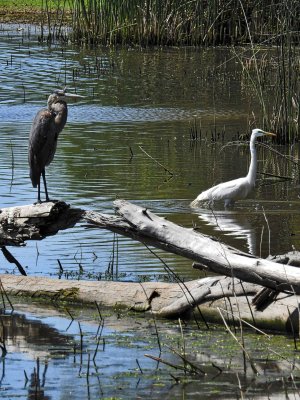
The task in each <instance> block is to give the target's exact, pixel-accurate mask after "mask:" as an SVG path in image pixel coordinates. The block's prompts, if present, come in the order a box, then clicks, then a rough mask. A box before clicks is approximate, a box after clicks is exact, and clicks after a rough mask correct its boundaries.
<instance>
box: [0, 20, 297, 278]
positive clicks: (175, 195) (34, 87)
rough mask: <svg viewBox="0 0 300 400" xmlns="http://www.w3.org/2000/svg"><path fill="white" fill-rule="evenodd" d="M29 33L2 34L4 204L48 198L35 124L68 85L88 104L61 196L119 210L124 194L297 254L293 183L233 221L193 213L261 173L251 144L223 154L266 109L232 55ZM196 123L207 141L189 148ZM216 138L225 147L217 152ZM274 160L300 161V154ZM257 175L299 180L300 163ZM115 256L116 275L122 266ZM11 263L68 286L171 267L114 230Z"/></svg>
mask: <svg viewBox="0 0 300 400" xmlns="http://www.w3.org/2000/svg"><path fill="white" fill-rule="evenodd" d="M28 29H29V30H28ZM28 29H27V28H26V29H25V30H16V29H14V27H2V30H1V40H0V50H1V51H0V68H1V78H0V93H1V98H0V129H1V139H0V140H1V146H0V156H1V159H0V162H1V168H0V207H7V206H15V205H19V204H28V203H32V202H33V201H35V200H36V196H37V194H36V190H34V189H33V188H32V187H31V182H30V180H29V177H28V166H27V142H28V134H29V130H30V126H31V122H32V119H33V117H34V115H35V114H36V112H37V111H38V110H39V109H40V108H43V107H45V105H46V101H47V97H48V95H49V93H51V91H52V90H53V89H55V88H62V87H64V86H65V85H67V86H68V87H69V88H70V91H71V90H73V91H75V90H76V91H77V93H79V94H81V95H83V96H85V98H84V99H83V100H82V101H78V102H77V103H73V104H70V106H69V118H68V123H67V125H66V127H65V129H64V130H63V132H62V133H61V135H60V137H59V144H58V149H57V153H56V156H55V160H54V161H53V163H52V164H51V166H50V167H49V168H48V169H47V180H48V187H49V192H50V197H52V198H55V199H61V200H64V201H66V202H68V203H70V204H71V205H73V206H80V207H83V208H88V209H92V210H96V211H100V212H104V213H113V204H112V203H113V200H114V199H115V198H125V199H127V200H130V201H133V202H135V203H137V204H141V205H143V206H145V207H148V208H149V209H151V210H152V211H154V212H156V213H158V214H160V215H164V216H167V217H168V218H170V219H172V220H174V221H175V222H177V223H179V224H182V225H184V226H192V224H197V225H198V226H199V227H200V229H201V230H202V231H203V232H205V233H208V234H212V235H217V236H218V237H220V239H221V240H223V241H225V242H226V243H228V244H231V245H234V246H236V247H238V248H240V249H242V250H245V251H250V252H252V253H253V254H258V255H259V254H261V255H262V256H267V255H268V254H269V252H271V253H272V254H279V253H282V252H286V251H289V250H291V249H292V248H294V247H295V248H297V247H299V246H298V245H299V228H298V227H299V226H300V225H299V211H298V210H299V204H300V201H299V199H298V193H299V187H297V180H295V179H294V180H292V181H285V182H282V181H281V182H278V180H274V179H273V180H270V179H269V180H267V179H264V181H263V184H262V185H260V186H259V187H258V189H257V190H256V193H255V197H253V198H251V199H249V200H247V201H243V202H240V203H239V204H238V205H237V207H236V208H235V209H234V210H233V211H228V212H227V211H226V212H225V211H224V210H223V205H220V209H217V210H216V212H215V213H212V212H211V211H209V210H199V212H195V210H191V208H190V207H189V203H190V201H191V200H192V199H194V198H195V197H196V196H197V194H198V193H200V192H201V191H202V190H204V189H205V188H207V187H210V186H211V185H213V184H214V183H216V182H220V181H224V180H229V179H232V178H234V177H237V176H242V175H243V174H245V173H246V171H247V168H248V165H249V152H248V147H247V146H225V147H224V144H225V143H226V142H228V141H232V140H235V139H238V138H239V135H244V136H243V137H244V139H246V137H245V135H246V134H247V133H249V131H250V128H249V122H250V121H251V118H252V117H251V116H252V115H253V113H256V114H257V113H258V111H257V110H256V102H255V99H253V98H252V97H251V96H250V94H249V93H250V92H251V88H250V87H248V88H247V87H245V83H244V82H243V81H242V75H241V68H240V65H239V64H238V63H237V62H236V61H235V59H234V57H233V55H232V53H231V52H230V50H228V49H224V48H216V49H205V50H195V49H177V48H176V49H175V48H174V49H160V50H133V49H122V50H108V49H95V50H87V49H79V48H76V47H72V46H64V47H62V46H61V45H53V46H51V47H49V46H47V45H40V44H39V43H38V40H37V38H38V31H36V30H35V29H34V28H33V27H31V29H30V28H28ZM240 51H241V52H242V51H243V50H242V49H240ZM257 118H258V117H257ZM195 126H196V127H197V130H198V135H199V136H200V134H201V140H196V141H195V140H194V141H191V140H190V137H191V130H192V129H193V127H195ZM200 131H201V132H200ZM215 133H220V137H221V139H222V138H224V140H221V139H220V138H219V140H217V141H216V142H215V141H213V142H212V140H211V138H212V135H215ZM141 147H142V149H144V150H145V151H146V152H147V153H148V154H149V155H150V156H152V157H153V158H155V160H157V162H159V163H161V164H163V165H165V166H166V167H167V168H168V169H169V170H170V171H172V172H173V174H174V175H173V176H171V175H170V174H168V173H167V172H166V171H165V170H164V169H163V168H162V167H160V166H159V165H158V164H157V163H156V162H155V161H154V160H153V159H151V158H150V157H148V156H147V155H146V154H145V153H144V152H143V151H142V149H141ZM272 147H273V148H274V147H275V146H274V145H272ZM276 150H278V151H281V152H283V153H285V154H288V155H295V156H297V155H298V151H299V148H298V147H297V146H296V145H295V146H294V147H293V148H286V149H279V148H278V147H277V148H276ZM259 171H260V172H265V173H269V174H275V175H281V176H289V177H292V178H297V176H298V174H297V171H295V170H294V169H293V164H289V163H288V162H286V161H284V160H283V159H282V158H281V157H279V156H275V155H274V154H273V153H271V152H270V151H267V150H266V149H264V151H260V153H259ZM259 177H265V175H260V176H259ZM263 210H264V212H263ZM116 246H117V251H118V265H117V266H116V265H114V266H113V268H112V265H111V259H112V253H113V251H114V247H116ZM13 253H14V255H15V257H16V258H17V259H19V261H20V262H21V263H22V264H23V266H24V267H27V273H28V274H35V275H36V274H42V275H56V274H57V273H58V267H59V266H58V261H57V260H60V262H61V265H62V266H63V269H64V276H65V277H67V278H71V277H78V274H80V275H81V277H82V278H85V279H88V278H89V277H91V278H93V279H95V278H96V279H101V278H103V277H106V278H108V277H109V276H111V275H112V274H113V275H114V278H118V279H125V280H140V279H142V280H144V279H165V278H166V277H167V273H166V272H165V270H164V266H163V265H162V263H161V262H160V261H159V260H158V259H157V258H156V257H155V256H153V255H152V254H150V253H149V251H148V250H147V249H145V248H144V247H143V246H142V245H141V244H139V243H134V242H133V241H131V240H129V239H126V238H122V237H119V238H118V241H117V244H116V240H115V237H114V235H113V234H112V233H110V232H108V231H104V230H103V231H98V232H97V231H95V230H92V231H90V230H86V229H85V228H84V227H82V226H77V227H76V228H74V229H72V230H68V231H66V232H61V233H59V234H58V235H56V236H55V237H52V238H48V239H47V240H45V241H42V242H38V243H34V242H30V243H28V244H27V246H26V248H22V249H13ZM157 253H158V254H159V256H160V257H163V259H164V260H165V262H166V263H167V264H168V266H169V267H170V268H172V269H174V271H175V272H176V273H177V274H180V275H181V276H182V278H184V279H193V278H197V277H199V272H198V271H193V270H192V268H191V262H190V261H187V260H184V259H182V258H180V257H177V256H174V255H170V254H167V253H163V252H161V251H157ZM0 257H1V265H2V269H4V270H5V271H8V272H12V269H13V265H11V264H8V263H7V262H6V261H5V260H4V259H3V257H2V255H1V256H0ZM116 275H117V276H116ZM167 279H168V277H167Z"/></svg>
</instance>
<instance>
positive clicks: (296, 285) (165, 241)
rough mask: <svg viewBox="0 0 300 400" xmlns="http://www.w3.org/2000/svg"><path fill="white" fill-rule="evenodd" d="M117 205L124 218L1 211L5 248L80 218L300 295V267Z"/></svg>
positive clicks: (51, 206)
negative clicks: (256, 254) (260, 255)
mask: <svg viewBox="0 0 300 400" xmlns="http://www.w3.org/2000/svg"><path fill="white" fill-rule="evenodd" d="M114 204H115V208H116V210H117V212H118V213H119V214H120V216H119V217H118V216H114V215H105V214H101V213H96V212H94V211H84V210H81V209H74V208H70V207H69V206H68V205H67V204H65V203H63V202H56V203H52V202H49V203H41V204H35V205H29V206H21V207H14V208H6V209H2V210H1V212H0V245H2V246H3V245H9V244H10V245H22V244H24V243H25V241H26V240H32V239H34V240H37V239H42V238H44V237H46V236H47V235H53V234H55V233H56V232H57V231H58V230H59V229H66V228H68V227H70V226H73V225H74V224H75V223H76V222H77V221H79V220H85V221H88V222H89V226H90V227H100V228H106V229H110V230H111V231H113V232H116V233H119V234H122V235H125V236H129V237H131V238H133V239H136V240H139V241H141V242H143V243H147V244H151V245H153V246H156V247H159V248H161V249H163V250H166V251H169V252H173V253H175V254H179V255H181V256H184V257H187V258H189V259H191V260H193V261H196V263H197V264H196V265H197V268H201V269H205V270H209V271H211V272H215V273H217V274H222V275H226V276H230V277H236V278H238V279H241V280H242V281H245V282H250V283H254V284H258V285H261V286H264V287H268V288H270V289H273V290H276V291H287V292H292V293H293V292H295V293H297V294H299V293H300V269H299V268H296V267H293V266H291V265H284V264H283V263H277V262H273V261H271V260H264V259H260V258H255V257H253V256H252V255H249V254H247V253H243V252H241V251H238V250H237V249H234V248H232V247H230V246H227V245H225V244H224V243H221V242H219V241H217V240H215V239H214V238H211V237H208V236H206V235H203V234H201V233H199V232H197V231H195V230H194V229H191V228H184V227H181V226H179V225H176V224H174V223H172V222H170V221H167V220H166V219H164V218H161V217H159V216H157V215H155V214H153V213H152V212H150V211H149V210H147V209H145V208H142V207H139V206H136V205H134V204H131V203H129V202H126V201H124V200H117V201H115V203H114ZM276 261H278V260H276Z"/></svg>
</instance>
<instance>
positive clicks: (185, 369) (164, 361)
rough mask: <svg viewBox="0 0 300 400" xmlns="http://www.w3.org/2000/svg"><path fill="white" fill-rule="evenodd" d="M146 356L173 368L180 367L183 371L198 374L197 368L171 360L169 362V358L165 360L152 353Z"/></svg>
mask: <svg viewBox="0 0 300 400" xmlns="http://www.w3.org/2000/svg"><path fill="white" fill-rule="evenodd" d="M144 356H145V357H148V358H151V359H152V360H154V361H157V362H161V363H162V364H165V365H168V366H169V367H172V368H175V369H180V370H181V371H185V372H189V373H194V374H197V372H196V371H195V370H189V369H188V368H186V367H182V366H181V365H178V364H173V363H171V362H169V361H167V360H164V359H163V358H161V357H155V356H152V355H151V354H144ZM197 375H198V374H197Z"/></svg>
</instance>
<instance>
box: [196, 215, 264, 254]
mask: <svg viewBox="0 0 300 400" xmlns="http://www.w3.org/2000/svg"><path fill="white" fill-rule="evenodd" d="M250 217H251V215H250V214H248V215H245V214H241V213H233V212H229V211H227V212H226V211H225V212H213V211H205V212H202V213H200V214H199V218H200V219H201V220H202V221H203V222H205V223H206V224H207V225H211V226H213V228H214V230H216V231H217V232H220V233H223V234H224V235H232V236H234V237H235V238H237V239H242V240H245V242H246V245H247V250H248V252H249V253H250V254H253V255H256V232H255V226H253V225H252V224H251V221H250ZM217 235H218V234H216V235H215V236H217Z"/></svg>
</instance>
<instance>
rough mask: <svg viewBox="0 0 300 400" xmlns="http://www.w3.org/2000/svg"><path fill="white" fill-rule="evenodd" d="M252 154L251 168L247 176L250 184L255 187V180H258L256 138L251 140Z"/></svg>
mask: <svg viewBox="0 0 300 400" xmlns="http://www.w3.org/2000/svg"><path fill="white" fill-rule="evenodd" d="M250 154H251V162H250V167H249V171H248V175H247V179H248V181H249V183H250V184H251V185H252V186H254V185H255V179H256V171H257V154H256V148H255V138H253V139H252V138H251V139H250Z"/></svg>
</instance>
